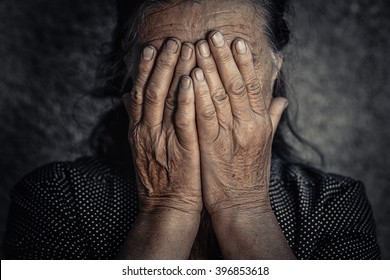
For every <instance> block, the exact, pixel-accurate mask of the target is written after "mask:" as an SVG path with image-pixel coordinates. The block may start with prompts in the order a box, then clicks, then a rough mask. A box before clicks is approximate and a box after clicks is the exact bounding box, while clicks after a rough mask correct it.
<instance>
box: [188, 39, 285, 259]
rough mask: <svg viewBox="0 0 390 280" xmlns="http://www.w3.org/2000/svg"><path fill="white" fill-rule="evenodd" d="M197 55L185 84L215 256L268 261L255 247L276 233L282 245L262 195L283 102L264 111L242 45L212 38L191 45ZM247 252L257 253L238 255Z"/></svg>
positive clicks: (257, 83)
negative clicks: (191, 94) (192, 106)
mask: <svg viewBox="0 0 390 280" xmlns="http://www.w3.org/2000/svg"><path fill="white" fill-rule="evenodd" d="M196 52H197V63H198V66H199V67H200V68H198V69H195V70H194V71H193V73H192V78H193V81H194V90H195V103H196V114H197V127H198V135H199V145H200V152H201V172H202V193H203V202H204V204H205V207H206V208H207V210H208V212H209V213H210V215H211V218H212V223H213V227H214V230H215V232H216V236H217V238H218V241H219V243H220V246H221V250H222V253H223V255H224V257H225V258H229V257H232V258H237V257H243V258H260V257H265V258H273V257H272V256H270V255H267V254H264V250H261V248H262V247H263V246H262V244H260V243H262V242H267V240H266V239H267V238H269V237H270V236H269V235H270V234H274V232H273V229H275V230H276V231H278V233H279V235H280V236H279V237H280V239H282V244H283V245H286V244H287V243H286V241H285V238H284V236H283V234H282V233H281V231H280V228H279V226H278V224H277V221H276V219H275V216H274V215H273V212H272V209H271V205H270V201H269V195H268V186H269V180H270V163H271V147H272V141H273V136H274V134H275V131H276V128H277V126H278V124H279V120H280V118H281V115H282V113H283V111H284V109H285V108H286V106H287V100H286V99H284V98H274V99H273V100H272V101H271V103H270V106H269V108H267V106H266V100H265V96H266V94H265V93H264V92H262V90H261V89H262V88H263V87H262V85H260V81H259V79H258V77H257V74H256V72H255V68H254V65H253V59H252V54H251V51H250V50H249V46H248V45H247V43H246V42H245V41H244V40H242V39H238V40H235V41H234V42H233V44H232V50H231V49H230V47H229V46H228V44H227V42H226V40H225V38H224V37H223V35H222V34H221V33H220V32H214V33H213V34H211V36H209V39H208V41H206V40H202V41H200V42H198V44H197V48H196ZM254 224H256V226H253V225H254ZM258 225H261V227H262V228H261V229H259V228H257V227H258ZM265 229H266V231H267V232H264V230H265ZM270 229H271V231H270V232H269V230H270ZM262 232H263V233H264V235H262ZM228 235H229V236H228ZM231 235H233V236H234V237H235V238H237V239H236V240H232V238H231V237H232V236H231ZM265 235H266V236H265ZM258 237H259V238H260V239H259V238H258ZM256 238H257V240H256ZM235 241H237V245H236V246H237V248H234V247H235V245H234V243H235ZM225 245H226V246H225ZM252 246H255V247H256V250H259V251H256V252H253V254H248V255H245V254H243V253H242V252H245V251H247V252H248V253H249V251H248V250H250V249H251V247H252ZM287 248H288V246H287ZM285 249H286V248H285ZM288 250H289V248H288ZM238 252H241V253H240V254H236V253H238Z"/></svg>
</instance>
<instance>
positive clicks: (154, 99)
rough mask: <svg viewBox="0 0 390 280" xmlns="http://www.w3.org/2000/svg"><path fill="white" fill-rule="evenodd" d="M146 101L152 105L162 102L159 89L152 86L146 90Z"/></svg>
mask: <svg viewBox="0 0 390 280" xmlns="http://www.w3.org/2000/svg"><path fill="white" fill-rule="evenodd" d="M145 101H146V102H149V103H151V104H156V103H159V102H160V101H161V94H159V90H158V88H156V87H155V86H150V87H148V88H147V89H146V95H145Z"/></svg>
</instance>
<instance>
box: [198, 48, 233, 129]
mask: <svg viewBox="0 0 390 280" xmlns="http://www.w3.org/2000/svg"><path fill="white" fill-rule="evenodd" d="M196 61H197V63H198V66H199V67H200V68H201V69H202V70H203V73H204V75H205V78H206V81H207V84H208V86H209V89H210V94H211V98H212V100H213V103H214V106H215V110H216V112H217V117H218V122H219V123H220V124H221V125H222V126H226V125H230V124H231V123H232V117H233V116H232V109H231V107H230V102H229V96H228V95H227V93H226V90H225V87H224V86H223V84H222V81H221V78H220V77H219V73H218V69H217V65H216V64H215V61H214V58H213V56H212V55H211V52H210V47H209V44H208V42H207V41H205V40H201V41H199V42H198V43H197V46H196Z"/></svg>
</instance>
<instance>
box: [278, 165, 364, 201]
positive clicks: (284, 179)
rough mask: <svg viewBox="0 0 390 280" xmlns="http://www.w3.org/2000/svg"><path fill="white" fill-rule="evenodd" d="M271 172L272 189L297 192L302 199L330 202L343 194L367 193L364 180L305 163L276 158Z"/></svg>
mask: <svg viewBox="0 0 390 280" xmlns="http://www.w3.org/2000/svg"><path fill="white" fill-rule="evenodd" d="M271 174H272V175H271V186H272V187H271V189H281V190H283V191H286V192H288V193H295V194H297V195H299V197H300V198H301V199H304V198H305V197H308V196H309V197H310V198H311V200H312V203H315V202H319V200H321V201H322V202H323V203H326V202H330V201H332V200H333V199H334V198H336V197H339V196H343V195H348V196H356V195H365V194H364V185H363V183H362V182H360V181H358V180H355V179H353V178H351V177H348V176H342V175H338V174H333V173H327V172H324V171H321V170H319V169H316V168H313V167H311V166H306V165H303V164H288V163H283V162H281V161H279V160H277V159H276V160H274V161H273V163H272V169H271Z"/></svg>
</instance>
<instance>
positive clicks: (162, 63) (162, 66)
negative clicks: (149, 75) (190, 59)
mask: <svg viewBox="0 0 390 280" xmlns="http://www.w3.org/2000/svg"><path fill="white" fill-rule="evenodd" d="M174 66H175V61H174V60H173V59H172V58H168V57H167V58H165V57H164V58H159V59H158V61H157V63H156V69H157V70H159V71H168V70H171V69H172V68H173V67H174Z"/></svg>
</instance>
